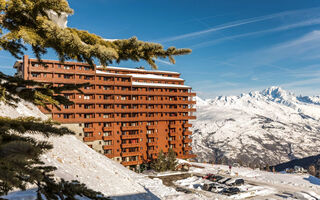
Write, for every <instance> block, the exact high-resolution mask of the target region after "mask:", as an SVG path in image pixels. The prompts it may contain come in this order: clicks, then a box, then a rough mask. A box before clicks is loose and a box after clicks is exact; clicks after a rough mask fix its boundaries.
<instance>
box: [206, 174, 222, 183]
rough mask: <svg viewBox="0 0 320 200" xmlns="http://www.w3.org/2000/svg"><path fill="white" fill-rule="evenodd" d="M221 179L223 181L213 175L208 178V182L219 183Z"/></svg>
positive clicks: (220, 177)
mask: <svg viewBox="0 0 320 200" xmlns="http://www.w3.org/2000/svg"><path fill="white" fill-rule="evenodd" d="M221 179H223V177H222V176H218V175H213V176H211V177H210V179H209V180H210V181H213V182H218V181H220V180H221Z"/></svg>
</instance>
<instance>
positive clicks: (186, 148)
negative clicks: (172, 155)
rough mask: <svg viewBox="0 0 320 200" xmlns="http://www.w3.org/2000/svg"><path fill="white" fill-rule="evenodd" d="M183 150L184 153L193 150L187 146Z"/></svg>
mask: <svg viewBox="0 0 320 200" xmlns="http://www.w3.org/2000/svg"><path fill="white" fill-rule="evenodd" d="M183 150H184V151H190V150H192V147H190V146H186V147H183Z"/></svg>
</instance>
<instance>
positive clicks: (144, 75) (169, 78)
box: [96, 70, 183, 81]
mask: <svg viewBox="0 0 320 200" xmlns="http://www.w3.org/2000/svg"><path fill="white" fill-rule="evenodd" d="M96 73H97V74H107V75H119V76H132V77H134V78H147V79H163V80H177V81H183V79H182V78H175V77H167V76H160V75H154V74H119V73H111V72H106V71H101V70H96Z"/></svg>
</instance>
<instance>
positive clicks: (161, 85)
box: [132, 82, 191, 88]
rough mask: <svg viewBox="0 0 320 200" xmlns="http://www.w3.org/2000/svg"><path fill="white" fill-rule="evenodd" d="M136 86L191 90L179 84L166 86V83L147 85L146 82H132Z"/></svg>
mask: <svg viewBox="0 0 320 200" xmlns="http://www.w3.org/2000/svg"><path fill="white" fill-rule="evenodd" d="M132 85H135V86H154V87H178V88H191V87H190V86H187V85H177V84H164V83H145V82H132Z"/></svg>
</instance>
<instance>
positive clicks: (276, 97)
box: [260, 86, 294, 101]
mask: <svg viewBox="0 0 320 200" xmlns="http://www.w3.org/2000/svg"><path fill="white" fill-rule="evenodd" d="M260 93H261V94H262V95H264V96H265V97H267V98H268V99H270V100H273V101H287V100H290V99H291V98H292V97H294V94H293V93H291V92H287V91H285V90H283V89H282V88H281V87H277V86H272V87H270V88H268V89H265V90H263V91H262V92H260Z"/></svg>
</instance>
